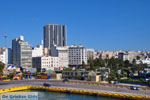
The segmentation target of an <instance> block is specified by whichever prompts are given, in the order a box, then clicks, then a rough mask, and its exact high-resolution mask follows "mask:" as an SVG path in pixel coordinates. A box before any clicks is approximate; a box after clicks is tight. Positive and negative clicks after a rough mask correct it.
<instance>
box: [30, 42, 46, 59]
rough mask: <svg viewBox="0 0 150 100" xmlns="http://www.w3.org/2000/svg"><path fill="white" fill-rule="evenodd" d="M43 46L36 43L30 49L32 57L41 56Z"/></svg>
mask: <svg viewBox="0 0 150 100" xmlns="http://www.w3.org/2000/svg"><path fill="white" fill-rule="evenodd" d="M43 52H44V51H43V46H42V45H38V46H36V47H35V48H33V49H32V57H41V56H43Z"/></svg>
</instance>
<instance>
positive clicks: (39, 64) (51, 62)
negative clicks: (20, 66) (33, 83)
mask: <svg viewBox="0 0 150 100" xmlns="http://www.w3.org/2000/svg"><path fill="white" fill-rule="evenodd" d="M32 61H33V65H32V66H33V67H34V68H37V71H38V72H41V71H43V70H45V71H48V70H59V69H60V59H59V57H51V56H47V57H46V56H45V57H33V58H32Z"/></svg>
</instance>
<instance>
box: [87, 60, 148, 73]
mask: <svg viewBox="0 0 150 100" xmlns="http://www.w3.org/2000/svg"><path fill="white" fill-rule="evenodd" d="M88 63H89V65H90V70H94V69H96V68H99V67H107V68H110V69H111V70H119V69H129V68H131V70H132V71H138V70H142V69H143V68H145V67H148V66H147V64H143V63H142V62H141V63H140V64H136V59H133V61H132V63H130V62H129V60H125V61H123V60H121V59H118V58H114V57H112V58H111V59H95V60H92V59H89V60H88Z"/></svg>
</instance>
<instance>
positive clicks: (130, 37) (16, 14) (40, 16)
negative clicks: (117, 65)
mask: <svg viewBox="0 0 150 100" xmlns="http://www.w3.org/2000/svg"><path fill="white" fill-rule="evenodd" d="M149 5H150V0H0V47H2V46H4V45H5V40H4V37H3V36H4V35H8V38H7V47H11V42H12V39H15V38H18V37H19V36H20V35H23V36H24V38H25V41H28V42H29V44H31V45H32V46H33V47H34V46H36V45H39V44H40V42H41V40H43V26H44V25H46V24H60V25H66V26H67V44H68V45H73V44H81V45H84V46H85V47H86V48H93V49H95V50H141V51H150V6H149Z"/></svg>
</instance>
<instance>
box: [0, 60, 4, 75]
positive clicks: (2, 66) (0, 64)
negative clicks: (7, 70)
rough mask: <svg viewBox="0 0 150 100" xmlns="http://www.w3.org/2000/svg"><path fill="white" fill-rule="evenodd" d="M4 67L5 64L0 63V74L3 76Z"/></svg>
mask: <svg viewBox="0 0 150 100" xmlns="http://www.w3.org/2000/svg"><path fill="white" fill-rule="evenodd" d="M4 67H5V64H4V63H2V62H1V61H0V73H1V74H2V73H3V69H4Z"/></svg>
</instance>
